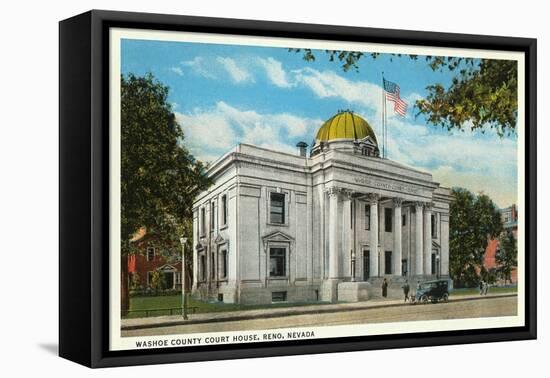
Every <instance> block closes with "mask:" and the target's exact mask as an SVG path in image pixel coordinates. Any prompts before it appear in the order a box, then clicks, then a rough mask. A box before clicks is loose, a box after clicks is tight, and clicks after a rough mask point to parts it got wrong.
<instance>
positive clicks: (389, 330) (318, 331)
mask: <svg viewBox="0 0 550 378" xmlns="http://www.w3.org/2000/svg"><path fill="white" fill-rule="evenodd" d="M109 36H110V46H109V49H110V62H109V74H110V77H109V81H110V114H109V123H110V138H109V141H110V147H109V152H110V162H109V164H110V166H109V168H110V169H109V172H110V183H109V190H110V191H109V194H110V196H109V197H110V211H109V222H110V237H111V238H110V240H109V245H110V248H109V266H110V271H109V281H110V286H109V287H110V296H109V298H110V300H109V319H110V322H109V348H110V350H130V349H138V348H137V346H136V341H151V342H154V341H157V342H161V341H162V342H163V345H165V346H166V347H181V346H182V345H175V344H177V340H178V339H182V338H185V339H188V338H201V339H202V340H205V339H206V338H207V337H212V336H214V337H215V336H229V340H232V339H233V336H234V335H239V334H243V332H242V331H241V332H223V333H219V332H211V333H201V334H185V335H181V336H178V335H169V336H147V337H145V336H144V337H121V329H120V326H121V321H120V74H121V65H120V63H121V57H120V52H121V50H120V40H121V39H122V38H124V39H141V40H153V41H175V42H196V43H211V44H232V45H247V46H270V47H283V48H289V47H294V48H312V49H333V50H351V51H365V52H380V53H401V54H418V55H442V56H460V57H472V58H489V59H507V60H516V61H517V62H518V125H517V133H518V151H517V153H518V200H517V201H518V211H519V213H518V313H517V315H516V316H506V317H492V318H475V319H449V320H430V321H414V322H397V323H380V324H355V325H346V326H324V327H309V328H307V331H314V334H315V336H314V338H330V337H346V336H366V335H383V334H400V333H413V332H434V331H450V330H465V329H484V328H500V327H517V326H523V325H524V324H525V313H524V308H525V284H524V283H525V274H524V273H525V235H526V234H525V216H526V214H525V201H524V198H525V172H524V167H525V151H524V146H525V124H524V119H525V91H524V88H525V56H524V54H523V53H519V52H508V51H488V50H471V49H454V48H436V47H423V46H422V47H421V46H410V45H406V46H405V45H393V44H373V43H358V42H340V41H322V40H301V39H290V38H272V37H252V36H241V35H239V36H236V35H223V36H222V35H215V34H207V33H187V32H168V31H149V30H140V29H119V28H112V29H111V30H110V32H109ZM300 330H303V329H300ZM287 331H292V329H277V330H262V331H246V334H247V335H252V334H255V335H258V336H259V338H260V340H261V339H262V337H261V336H262V335H263V334H265V333H266V332H267V333H270V332H271V333H272V332H280V333H283V334H286V333H287ZM212 340H214V341H213V342H212V343H209V344H210V345H211V344H216V342H215V339H212ZM231 342H233V341H230V343H231ZM151 344H152V345H153V344H154V343H151ZM203 345H208V344H203ZM194 346H196V344H194ZM153 347H156V346H153ZM140 349H142V348H140Z"/></svg>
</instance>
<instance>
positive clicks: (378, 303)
mask: <svg viewBox="0 0 550 378" xmlns="http://www.w3.org/2000/svg"><path fill="white" fill-rule="evenodd" d="M515 296H517V293H504V294H488V295H483V296H480V295H479V294H475V295H457V296H454V297H453V296H451V297H450V298H449V302H460V301H473V300H483V299H489V298H501V297H515ZM411 305H412V304H410V303H407V302H403V300H402V299H400V300H396V299H382V298H380V299H378V298H377V299H373V300H369V301H365V302H353V303H332V304H312V305H304V306H296V307H282V308H263V309H257V310H240V311H224V312H209V313H202V314H189V315H188V317H189V319H188V320H183V318H182V316H181V315H171V316H157V317H149V318H136V319H122V321H121V329H122V330H135V329H144V328H156V327H169V326H177V325H187V324H201V323H214V322H230V321H242V320H248V319H256V318H264V319H267V318H276V317H282V316H293V315H306V314H322V313H328V312H339V311H359V310H365V309H369V308H383V307H398V306H411ZM429 305H432V304H431V303H429V304H428V306H429ZM416 306H423V305H422V304H416Z"/></svg>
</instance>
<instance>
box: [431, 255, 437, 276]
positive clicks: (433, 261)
mask: <svg viewBox="0 0 550 378" xmlns="http://www.w3.org/2000/svg"><path fill="white" fill-rule="evenodd" d="M436 271H437V258H436V253H432V274H436Z"/></svg>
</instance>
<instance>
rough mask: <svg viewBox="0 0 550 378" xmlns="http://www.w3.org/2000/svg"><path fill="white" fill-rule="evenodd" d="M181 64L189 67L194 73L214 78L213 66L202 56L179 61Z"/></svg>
mask: <svg viewBox="0 0 550 378" xmlns="http://www.w3.org/2000/svg"><path fill="white" fill-rule="evenodd" d="M181 65H182V66H184V67H189V68H190V69H191V70H192V71H193V72H194V73H195V74H197V75H199V76H202V77H205V78H207V79H216V75H214V73H213V72H212V71H213V67H211V64H210V63H209V62H208V61H206V60H205V59H204V58H203V57H202V56H197V57H195V58H193V59H192V60H186V61H183V62H181Z"/></svg>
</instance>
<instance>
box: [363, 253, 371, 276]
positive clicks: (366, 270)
mask: <svg viewBox="0 0 550 378" xmlns="http://www.w3.org/2000/svg"><path fill="white" fill-rule="evenodd" d="M369 277H370V251H369V250H368V249H367V250H363V281H366V280H368V279H369Z"/></svg>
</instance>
